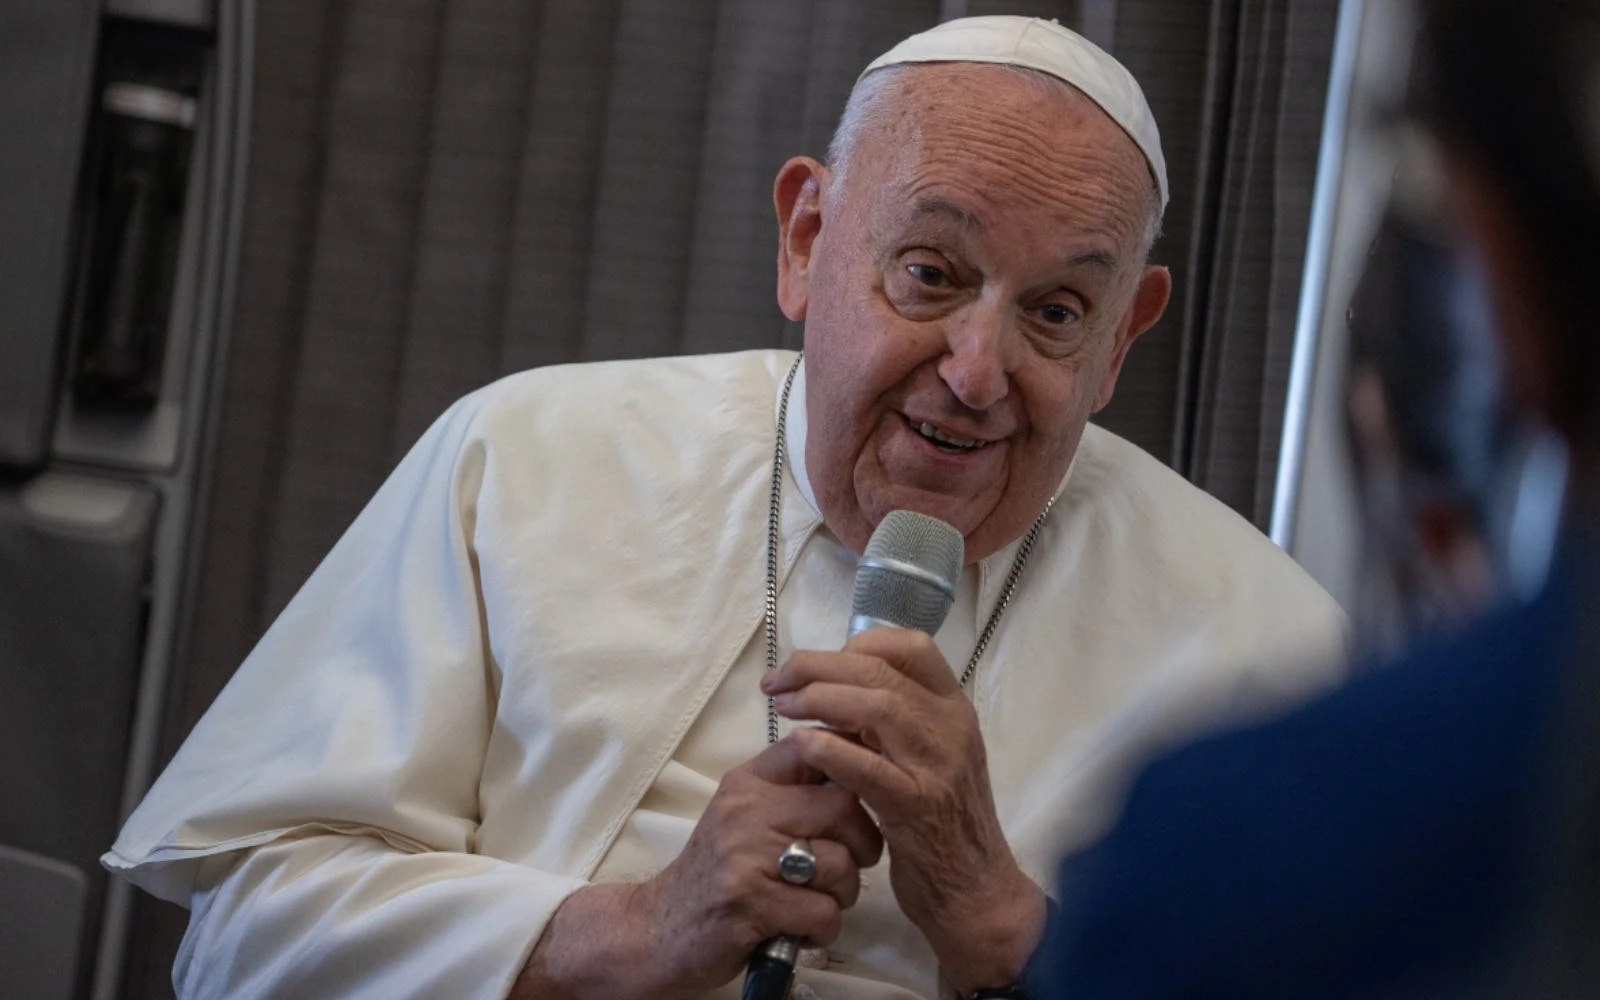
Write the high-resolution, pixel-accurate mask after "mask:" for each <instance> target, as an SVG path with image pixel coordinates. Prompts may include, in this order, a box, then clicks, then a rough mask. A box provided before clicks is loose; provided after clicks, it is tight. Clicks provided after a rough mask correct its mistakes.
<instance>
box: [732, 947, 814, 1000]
mask: <svg viewBox="0 0 1600 1000" xmlns="http://www.w3.org/2000/svg"><path fill="white" fill-rule="evenodd" d="M799 952H800V939H799V938H795V937H776V938H773V939H772V940H770V941H764V942H762V944H761V947H759V948H757V949H756V953H755V954H754V955H753V956H751V958H750V965H749V967H748V969H746V971H745V974H744V992H743V993H741V994H740V1000H788V996H789V987H790V986H792V985H793V984H794V959H795V956H796V955H797V954H799Z"/></svg>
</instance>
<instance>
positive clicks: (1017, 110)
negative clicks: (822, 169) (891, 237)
mask: <svg viewBox="0 0 1600 1000" xmlns="http://www.w3.org/2000/svg"><path fill="white" fill-rule="evenodd" d="M889 87H890V89H889V90H888V91H886V92H885V95H884V112H885V113H884V114H882V115H879V116H876V121H875V123H874V124H875V125H876V126H877V127H875V128H871V129H868V130H865V131H864V134H863V135H862V136H861V137H860V140H859V141H860V148H859V150H858V155H859V158H860V160H861V163H862V166H863V167H865V168H866V169H863V170H860V171H859V172H857V171H855V169H854V168H852V170H851V171H847V172H846V177H845V185H846V187H847V188H848V187H857V185H858V184H859V185H860V188H861V189H863V190H857V191H853V192H849V193H848V194H847V199H849V200H852V201H857V202H858V204H860V205H861V207H862V209H864V210H868V211H872V212H873V214H875V215H877V216H878V217H879V219H880V221H882V222H888V221H890V220H889V218H886V216H893V217H903V216H905V215H906V214H907V213H912V212H914V211H917V210H920V209H925V208H927V207H928V206H930V205H931V206H934V207H935V208H936V209H937V210H938V211H939V212H940V213H941V214H943V215H945V216H947V217H948V219H949V221H952V222H959V221H962V217H963V216H965V217H966V218H965V222H966V223H967V224H968V227H969V228H983V227H984V226H988V227H990V228H993V227H995V226H997V225H1000V224H1002V223H1004V222H1010V223H1012V224H1021V225H1027V226H1030V227H1031V226H1032V225H1038V226H1044V227H1050V228H1053V229H1056V230H1060V231H1063V232H1066V233H1068V234H1072V233H1083V234H1085V235H1089V236H1100V237H1103V238H1105V239H1108V240H1112V241H1115V242H1117V243H1118V244H1121V243H1122V242H1124V241H1125V240H1129V239H1136V238H1137V237H1138V236H1139V234H1141V233H1142V232H1143V229H1144V226H1145V220H1146V218H1147V216H1148V215H1149V213H1150V212H1151V211H1153V210H1155V209H1156V205H1157V202H1156V201H1155V199H1156V198H1157V197H1158V195H1157V194H1156V192H1155V190H1154V187H1153V185H1152V182H1151V179H1150V175H1149V171H1148V165H1147V163H1146V161H1145V158H1144V156H1143V154H1142V153H1141V152H1140V150H1139V149H1138V147H1137V146H1136V145H1135V144H1134V143H1133V141H1132V140H1131V139H1130V138H1129V137H1128V135H1127V134H1126V132H1125V131H1124V130H1122V129H1121V128H1120V127H1119V126H1118V125H1117V124H1116V123H1115V122H1113V121H1112V120H1111V119H1110V118H1109V117H1108V116H1107V115H1106V113H1105V112H1104V110H1103V109H1101V108H1100V107H1099V106H1098V105H1097V104H1095V103H1094V102H1093V101H1091V100H1089V99H1088V98H1086V97H1084V96H1083V95H1082V94H1081V93H1078V92H1077V91H1075V90H1074V89H1072V88H1071V87H1069V86H1068V85H1066V84H1062V83H1059V82H1056V81H1034V80H1030V79H1029V78H1027V77H1025V76H1021V75H1019V74H1016V73H1014V72H1009V71H1007V70H1004V69H1000V68H997V67H993V66H981V65H971V64H939V65H928V66H916V67H906V68H904V69H902V70H901V71H900V72H899V73H897V75H896V78H895V79H894V80H893V81H891V82H890V84H889ZM974 94H980V95H982V99H980V100H975V99H973V95H974Z"/></svg>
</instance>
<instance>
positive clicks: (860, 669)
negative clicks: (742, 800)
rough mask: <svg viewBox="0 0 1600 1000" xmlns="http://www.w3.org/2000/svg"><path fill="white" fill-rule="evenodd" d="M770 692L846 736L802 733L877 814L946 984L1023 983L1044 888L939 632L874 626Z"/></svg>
mask: <svg viewBox="0 0 1600 1000" xmlns="http://www.w3.org/2000/svg"><path fill="white" fill-rule="evenodd" d="M762 688H763V690H765V691H766V692H767V693H768V694H770V695H773V696H774V698H775V699H776V707H777V710H778V713H779V714H780V715H783V716H785V717H787V718H791V719H800V720H807V721H815V722H820V723H822V724H824V725H826V726H829V727H831V728H832V729H833V730H837V732H830V731H829V730H827V729H804V730H797V731H796V732H795V733H794V734H793V735H792V736H791V737H790V738H791V739H794V740H796V741H797V742H798V743H799V748H800V753H801V756H802V757H803V758H804V759H805V761H806V763H807V764H809V765H811V766H812V767H813V768H815V769H816V770H818V771H821V772H822V773H824V774H826V775H827V776H828V777H829V779H830V780H832V781H833V782H834V783H836V784H838V785H840V786H841V787H843V788H845V789H846V790H848V791H851V792H854V793H855V794H856V795H857V796H858V797H860V799H861V801H862V802H863V803H865V804H866V805H867V806H868V808H870V809H871V810H872V812H873V814H874V815H875V816H876V818H877V820H878V823H879V825H880V826H881V828H882V830H883V837H884V842H885V844H886V845H887V846H888V850H889V855H890V857H891V858H892V860H893V864H892V866H891V882H892V883H893V887H894V893H895V898H896V899H897V900H898V901H899V903H900V909H901V910H902V911H903V912H904V913H905V915H906V916H907V917H908V918H909V919H910V920H911V921H912V923H914V924H916V925H917V927H918V928H919V929H920V930H921V931H922V933H923V935H924V936H925V937H926V938H927V939H928V943H929V944H930V945H932V947H933V950H934V953H935V954H936V955H937V956H938V957H939V964H940V967H941V969H942V970H943V972H944V975H945V978H947V979H948V980H949V981H950V983H951V984H952V985H953V986H955V987H956V988H957V989H958V990H960V991H962V992H966V991H969V990H972V989H976V988H978V987H984V986H1001V985H1005V984H1008V983H1010V982H1013V981H1015V979H1016V978H1017V977H1018V976H1019V975H1020V973H1021V970H1022V968H1023V965H1024V964H1025V963H1026V961H1027V958H1028V954H1029V953H1030V952H1031V951H1032V950H1033V947H1034V946H1035V945H1036V944H1037V943H1038V940H1039V937H1040V935H1041V934H1042V933H1043V931H1044V920H1045V902H1044V893H1043V891H1042V890H1040V889H1039V887H1038V886H1037V885H1035V884H1034V883H1033V881H1032V880H1031V879H1029V878H1028V877H1027V875H1025V874H1024V873H1023V872H1022V870H1021V868H1020V867H1018V865H1017V862H1016V858H1015V857H1014V856H1013V855H1012V853H1011V848H1010V845H1008V844H1007V843H1006V839H1005V835H1004V833H1003V832H1002V830H1001V828H1000V820H999V817H998V816H997V815H996V812H995V805H994V794H993V792H992V791H991V790H990V787H989V767H988V757H987V754H986V752H985V750H984V744H983V736H982V734H981V733H980V732H979V729H978V716H977V712H976V711H974V710H973V707H972V702H971V701H969V700H968V699H967V697H966V695H965V694H964V693H963V692H962V690H961V685H960V684H959V682H958V680H957V678H956V676H955V674H954V673H953V672H952V671H951V669H950V665H949V663H947V662H946V661H945V658H944V656H943V655H942V654H941V653H940V652H939V649H938V647H937V646H935V645H934V643H933V640H932V639H931V638H930V637H929V636H927V635H925V634H923V633H921V632H913V631H907V630H903V629H891V628H879V629H872V630H869V631H866V632H863V633H861V634H860V635H857V636H855V637H854V638H852V639H851V640H850V641H849V643H847V644H846V645H845V648H844V649H843V650H841V651H839V652H822V651H813V650H805V651H799V652H796V653H795V654H794V655H793V656H791V657H790V658H789V660H788V662H787V663H785V664H784V665H783V666H781V667H779V668H778V669H777V670H775V671H772V672H771V673H770V674H768V675H767V676H766V677H765V678H764V679H763V681H762ZM852 737H853V738H852Z"/></svg>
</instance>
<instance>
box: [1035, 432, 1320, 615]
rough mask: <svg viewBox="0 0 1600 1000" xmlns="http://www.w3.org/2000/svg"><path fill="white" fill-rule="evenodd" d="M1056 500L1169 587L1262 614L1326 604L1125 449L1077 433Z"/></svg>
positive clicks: (1201, 497) (1228, 519)
mask: <svg viewBox="0 0 1600 1000" xmlns="http://www.w3.org/2000/svg"><path fill="white" fill-rule="evenodd" d="M1062 499H1063V500H1064V501H1065V502H1066V503H1067V505H1068V507H1069V508H1075V509H1076V510H1077V511H1079V512H1080V513H1081V514H1083V515H1085V516H1087V517H1088V518H1089V519H1092V520H1093V521H1094V522H1095V523H1096V524H1097V526H1098V528H1099V530H1101V531H1104V532H1107V533H1108V535H1109V537H1110V538H1112V539H1114V541H1115V543H1116V547H1117V549H1118V551H1119V553H1120V555H1121V557H1122V558H1124V559H1128V560H1135V561H1137V562H1138V563H1139V564H1140V565H1144V566H1156V567H1160V570H1161V576H1162V577H1163V578H1164V579H1165V580H1167V581H1169V582H1170V583H1171V584H1173V585H1174V586H1185V587H1190V588H1192V589H1195V590H1197V591H1200V592H1205V593H1210V594H1212V595H1213V596H1214V597H1215V598H1216V599H1217V600H1219V601H1228V600H1236V601H1241V602H1245V603H1249V604H1253V605H1257V606H1261V607H1264V608H1271V607H1275V606H1282V605H1284V604H1300V605H1311V606H1315V608H1316V609H1317V610H1318V612H1319V613H1323V614H1326V615H1330V616H1332V617H1335V618H1342V615H1341V614H1340V613H1339V612H1338V611H1337V607H1336V605H1335V604H1334V602H1333V599H1332V598H1331V597H1329V596H1328V594H1327V593H1326V592H1325V591H1324V590H1323V589H1322V588H1321V587H1320V586H1319V585H1318V584H1317V583H1316V581H1315V580H1313V579H1312V578H1311V576H1310V574H1308V573H1307V572H1306V571H1305V570H1304V569H1302V568H1301V567H1300V565H1299V564H1298V563H1296V562H1295V561H1294V560H1293V559H1292V558H1290V557H1289V555H1288V554H1287V553H1286V552H1284V551H1283V550H1282V549H1281V548H1279V547H1278V546H1277V545H1275V544H1273V542H1272V541H1271V540H1270V539H1269V538H1267V537H1266V536H1265V535H1264V534H1262V533H1261V531H1260V530H1259V529H1257V528H1256V526H1255V525H1253V524H1251V523H1250V522H1249V521H1248V520H1246V519H1245V518H1244V517H1242V516H1240V515H1239V514H1238V513H1237V512H1235V511H1234V510H1233V509H1232V508H1230V507H1228V505H1227V504H1224V503H1223V502H1222V501H1220V500H1218V499H1217V498H1215V497H1213V496H1212V495H1210V494H1209V493H1207V492H1206V491H1204V490H1202V489H1200V488H1199V487H1198V486H1195V485H1194V484H1193V483H1191V482H1189V481H1188V480H1186V479H1184V478H1183V477H1182V476H1180V475H1179V474H1178V473H1176V472H1174V471H1173V470H1172V469H1170V468H1168V467H1167V466H1166V465H1165V464H1163V463H1162V462H1161V461H1159V460H1158V459H1156V458H1155V456H1153V455H1151V454H1150V453H1149V452H1147V451H1145V450H1144V449H1142V448H1140V447H1139V446H1137V445H1135V444H1133V443H1132V442H1131V441H1128V440H1126V439H1125V438H1122V437H1119V436H1118V435H1116V434H1114V433H1112V432H1111V431H1108V430H1106V429H1104V428H1102V427H1097V426H1095V425H1093V424H1091V425H1089V426H1088V427H1086V428H1085V430H1084V435H1083V440H1082V442H1081V443H1080V444H1079V447H1078V454H1077V456H1076V458H1075V460H1074V462H1073V466H1072V469H1071V472H1070V474H1069V476H1068V480H1067V485H1066V489H1065V490H1064V492H1063V496H1062Z"/></svg>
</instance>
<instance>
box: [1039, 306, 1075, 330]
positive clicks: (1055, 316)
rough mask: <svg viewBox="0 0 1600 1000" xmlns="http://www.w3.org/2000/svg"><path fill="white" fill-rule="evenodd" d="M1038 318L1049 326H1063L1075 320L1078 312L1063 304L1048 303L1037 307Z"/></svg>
mask: <svg viewBox="0 0 1600 1000" xmlns="http://www.w3.org/2000/svg"><path fill="white" fill-rule="evenodd" d="M1039 318H1040V319H1042V320H1044V321H1045V322H1046V323H1049V324H1050V325H1051V326H1064V325H1066V324H1067V323H1072V322H1075V321H1076V320H1077V319H1078V314H1077V313H1075V312H1073V311H1072V310H1071V309H1069V308H1067V307H1066V306H1063V305H1048V306H1043V307H1041V308H1040V309H1039Z"/></svg>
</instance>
